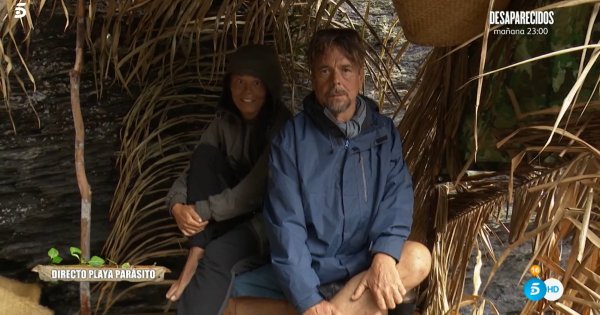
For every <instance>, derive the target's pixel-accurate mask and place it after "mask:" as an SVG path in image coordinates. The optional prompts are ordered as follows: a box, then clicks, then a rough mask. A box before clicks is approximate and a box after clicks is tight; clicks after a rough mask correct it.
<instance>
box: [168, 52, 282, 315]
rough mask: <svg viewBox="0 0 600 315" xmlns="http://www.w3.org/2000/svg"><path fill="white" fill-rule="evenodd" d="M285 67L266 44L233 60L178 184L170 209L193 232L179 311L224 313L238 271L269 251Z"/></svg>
mask: <svg viewBox="0 0 600 315" xmlns="http://www.w3.org/2000/svg"><path fill="white" fill-rule="evenodd" d="M281 82H282V80H281V65H280V64H279V60H278V57H277V54H276V53H275V52H274V51H273V50H272V49H270V48H269V47H267V46H263V45H249V46H245V47H242V48H240V49H239V50H238V51H236V52H235V53H234V54H233V55H232V56H231V58H230V60H229V65H228V72H227V74H226V75H225V78H224V81H223V92H222V94H221V99H220V101H219V104H218V107H219V110H218V112H217V115H216V118H215V120H214V121H213V122H211V124H210V125H209V126H208V128H207V129H206V131H204V133H203V134H202V137H201V139H200V143H199V145H198V146H197V147H196V149H195V151H194V153H193V155H192V158H191V161H190V167H189V169H188V170H187V171H186V172H185V173H184V174H182V175H181V176H180V177H179V178H178V179H177V180H176V181H175V183H174V184H173V186H172V187H171V190H170V191H169V194H168V195H167V203H168V207H169V209H170V211H171V214H172V215H173V217H174V219H175V221H176V222H177V226H178V227H179V229H180V230H181V231H182V232H183V234H184V235H186V236H188V237H190V252H189V255H188V259H187V262H186V264H185V267H184V269H183V271H182V273H181V275H180V277H179V279H178V280H177V281H176V282H175V283H174V284H173V285H172V286H171V288H170V289H169V291H168V292H167V294H166V296H167V299H169V300H171V301H177V300H179V302H178V305H177V313H178V314H207V315H208V314H220V313H221V312H222V310H223V307H224V305H225V302H226V300H227V297H228V295H229V294H228V293H229V290H230V287H231V283H232V280H233V274H235V273H236V272H239V271H241V270H242V269H247V268H248V266H249V265H252V262H253V261H254V262H257V263H258V261H264V260H265V259H266V257H268V256H267V248H266V247H267V246H266V237H265V235H264V232H263V227H262V220H259V219H258V218H256V217H255V216H254V215H255V213H256V212H257V211H258V210H260V208H261V206H262V199H263V195H264V191H265V186H266V178H267V159H268V152H267V151H268V147H269V143H270V139H271V135H273V134H274V133H275V132H276V131H277V130H279V128H280V127H281V126H282V125H283V123H284V122H285V120H286V119H287V118H289V117H290V116H291V115H290V112H289V111H288V110H287V108H285V107H284V106H283V103H282V101H281V91H282V83H281Z"/></svg>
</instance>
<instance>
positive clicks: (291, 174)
mask: <svg viewBox="0 0 600 315" xmlns="http://www.w3.org/2000/svg"><path fill="white" fill-rule="evenodd" d="M288 126H289V125H288ZM290 151H293V148H288V147H286V148H283V147H282V146H281V135H279V136H278V137H277V138H276V139H275V140H274V141H273V144H272V147H271V153H270V157H269V178H268V188H267V191H268V193H267V197H266V200H265V206H264V211H263V212H264V216H265V221H266V222H265V223H266V227H267V232H268V236H269V241H270V245H271V261H272V263H273V267H274V270H275V273H276V275H277V277H278V279H279V283H280V284H281V286H282V288H283V291H284V293H285V294H286V296H287V297H288V298H289V299H290V300H291V302H292V303H293V305H294V307H296V309H297V310H298V311H300V313H301V314H302V313H304V312H305V311H306V310H307V309H309V308H310V307H312V306H314V305H316V304H318V303H319V302H321V301H322V300H323V298H322V297H321V295H320V294H319V291H318V288H317V287H318V285H319V283H320V281H319V278H318V276H317V274H316V273H315V271H314V270H313V269H312V267H311V262H312V257H311V254H310V252H309V250H308V247H307V245H306V240H307V232H306V222H305V219H304V211H303V205H302V197H301V191H300V180H299V179H298V174H297V168H296V165H295V163H294V160H293V158H292V156H295V154H294V153H293V152H290Z"/></svg>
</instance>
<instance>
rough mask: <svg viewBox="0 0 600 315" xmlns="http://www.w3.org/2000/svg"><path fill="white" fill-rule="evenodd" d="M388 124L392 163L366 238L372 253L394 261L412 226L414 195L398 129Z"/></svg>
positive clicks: (398, 257)
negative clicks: (370, 244) (369, 242)
mask: <svg viewBox="0 0 600 315" xmlns="http://www.w3.org/2000/svg"><path fill="white" fill-rule="evenodd" d="M390 125H391V129H392V130H391V136H392V145H391V155H390V157H391V161H390V163H391V165H390V172H389V174H388V176H387V181H386V184H385V192H384V195H383V199H382V201H381V203H380V206H379V209H378V211H377V215H376V217H375V220H374V222H373V225H372V226H371V229H370V233H369V239H370V241H371V242H372V243H373V246H372V247H371V252H372V253H373V254H376V253H384V254H387V255H389V256H391V257H393V258H394V259H395V260H396V262H398V260H399V259H400V252H401V251H402V247H403V246H404V242H405V241H406V239H407V238H408V234H409V233H410V229H411V225H412V214H413V203H414V195H413V188H412V179H411V176H410V174H409V172H408V167H407V165H406V163H404V158H403V157H402V143H401V141H400V134H399V133H398V130H397V129H396V128H395V127H394V126H393V124H390Z"/></svg>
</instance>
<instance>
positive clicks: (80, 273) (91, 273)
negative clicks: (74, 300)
mask: <svg viewBox="0 0 600 315" xmlns="http://www.w3.org/2000/svg"><path fill="white" fill-rule="evenodd" d="M51 277H52V279H57V280H58V279H90V280H104V279H136V280H139V279H154V278H156V271H155V270H152V269H57V270H52V272H51Z"/></svg>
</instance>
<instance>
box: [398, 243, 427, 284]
mask: <svg viewBox="0 0 600 315" xmlns="http://www.w3.org/2000/svg"><path fill="white" fill-rule="evenodd" d="M399 265H403V268H407V269H408V270H410V272H411V273H412V274H413V275H417V276H418V278H421V279H425V277H427V275H428V274H429V271H430V270H431V252H430V251H429V249H428V248H427V247H426V246H425V245H423V244H421V243H419V242H414V241H406V243H405V244H404V249H403V250H402V256H401V258H400V263H399Z"/></svg>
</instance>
